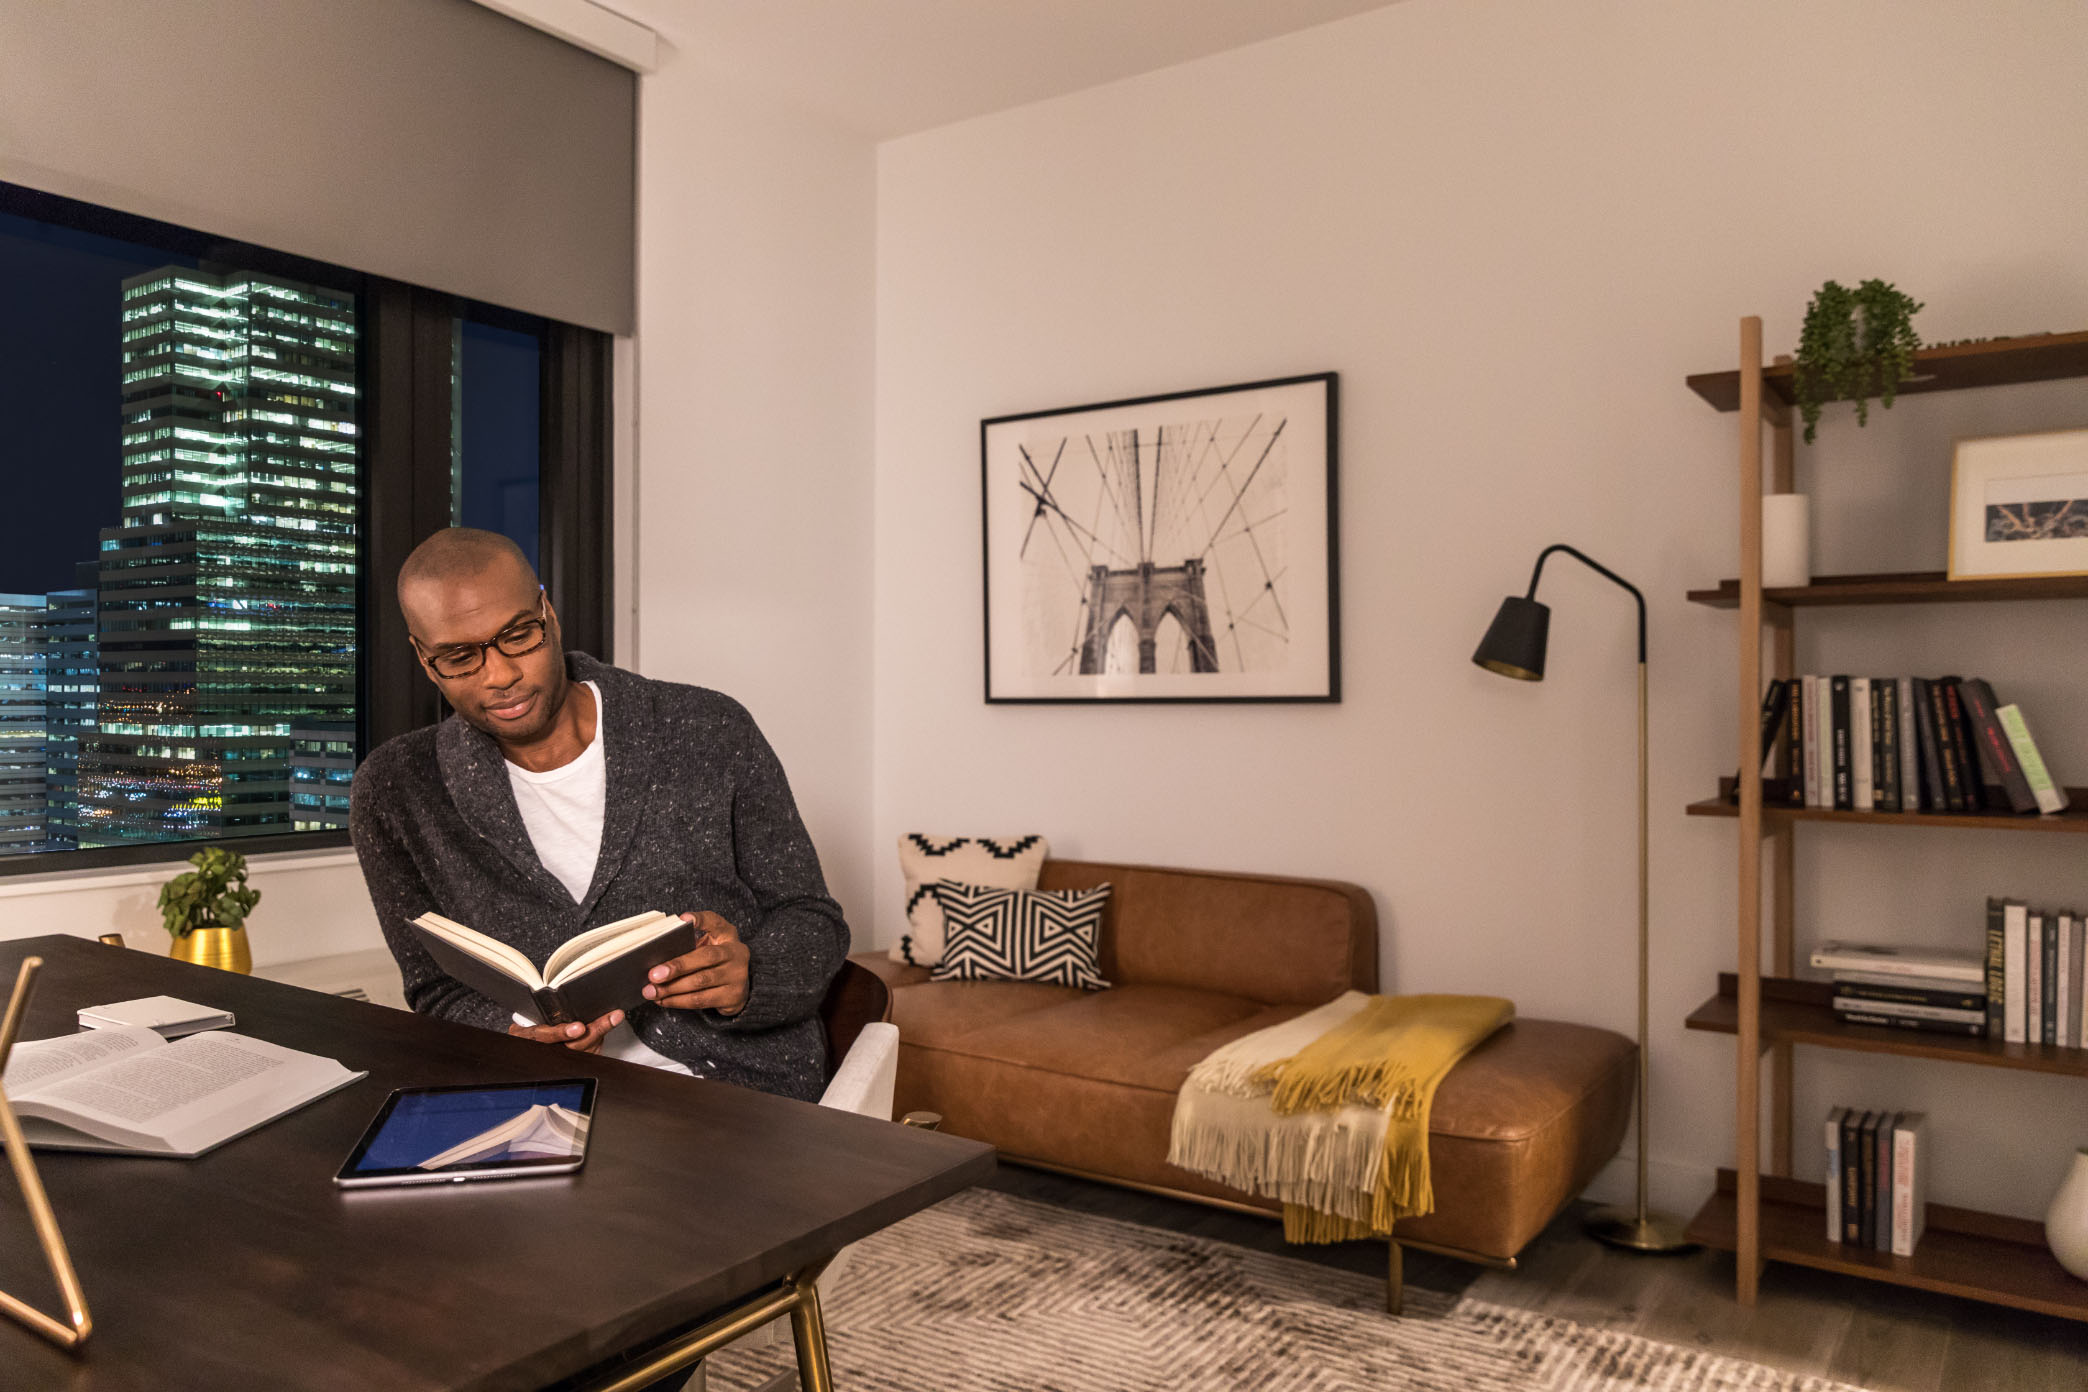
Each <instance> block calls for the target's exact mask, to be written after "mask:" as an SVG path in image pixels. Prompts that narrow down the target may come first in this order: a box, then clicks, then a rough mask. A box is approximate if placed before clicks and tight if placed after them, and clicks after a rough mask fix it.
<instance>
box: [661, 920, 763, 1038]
mask: <svg viewBox="0 0 2088 1392" xmlns="http://www.w3.org/2000/svg"><path fill="white" fill-rule="evenodd" d="M682 917H683V918H685V919H687V920H688V921H689V922H691V923H693V924H695V925H696V950H695V951H694V952H685V953H683V954H682V955H681V956H679V957H676V958H674V959H673V960H671V961H666V962H662V963H660V965H658V966H657V967H654V968H653V969H652V973H651V976H650V977H649V980H650V982H651V984H650V985H648V986H647V987H646V988H645V998H646V999H647V1000H649V1001H651V1002H652V1003H653V1004H655V1005H664V1006H666V1007H667V1008H669V1009H670V1010H715V1011H717V1012H718V1013H719V1014H720V1015H737V1014H739V1013H740V1011H742V1010H744V1009H746V1006H747V945H746V944H745V943H743V942H741V941H740V936H739V929H737V928H735V927H733V926H732V925H731V924H730V923H727V922H726V921H725V920H724V919H723V918H722V917H720V916H719V915H717V914H714V913H711V912H710V911H709V910H705V911H704V912H702V913H700V914H697V913H685V914H683V915H682Z"/></svg>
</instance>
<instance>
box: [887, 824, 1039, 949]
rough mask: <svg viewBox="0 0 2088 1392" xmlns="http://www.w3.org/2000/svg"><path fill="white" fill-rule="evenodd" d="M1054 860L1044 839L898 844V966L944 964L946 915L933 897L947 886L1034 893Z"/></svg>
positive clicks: (932, 839)
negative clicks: (901, 910) (902, 899)
mask: <svg viewBox="0 0 2088 1392" xmlns="http://www.w3.org/2000/svg"><path fill="white" fill-rule="evenodd" d="M1050 854H1051V843H1050V842H1049V841H1046V840H1045V839H1044V838H1043V837H1041V836H1011V837H1004V838H1002V839H1000V840H994V839H993V838H991V837H986V836H924V835H922V834H921V833H919V832H909V833H908V834H907V835H905V836H902V837H900V838H899V874H900V876H901V877H902V878H904V879H905V881H906V932H904V933H902V934H900V935H899V941H898V942H896V943H893V944H892V952H891V957H892V960H893V961H894V962H900V963H909V964H911V965H914V966H920V967H932V966H934V965H935V964H936V963H937V962H940V961H941V960H942V953H943V928H944V925H943V911H942V905H941V904H940V903H938V902H937V901H936V899H935V896H934V895H933V894H932V893H931V892H930V890H931V889H932V888H933V886H934V885H936V884H937V883H939V882H942V881H945V880H951V881H955V882H957V883H959V884H974V885H991V886H993V887H994V888H996V889H1035V888H1036V887H1037V872H1038V871H1039V870H1041V869H1042V868H1043V865H1044V858H1045V857H1046V856H1048V855H1050Z"/></svg>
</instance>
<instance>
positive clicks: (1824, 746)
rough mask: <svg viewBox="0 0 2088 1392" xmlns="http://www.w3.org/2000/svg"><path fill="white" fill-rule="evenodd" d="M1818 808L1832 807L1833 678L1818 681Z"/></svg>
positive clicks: (1822, 678)
mask: <svg viewBox="0 0 2088 1392" xmlns="http://www.w3.org/2000/svg"><path fill="white" fill-rule="evenodd" d="M1819 696H1820V700H1819V710H1818V711H1817V712H1816V723H1817V725H1818V727H1819V749H1820V806H1822V807H1827V808H1831V807H1833V806H1834V678H1832V677H1825V676H1823V677H1821V678H1820V679H1819Z"/></svg>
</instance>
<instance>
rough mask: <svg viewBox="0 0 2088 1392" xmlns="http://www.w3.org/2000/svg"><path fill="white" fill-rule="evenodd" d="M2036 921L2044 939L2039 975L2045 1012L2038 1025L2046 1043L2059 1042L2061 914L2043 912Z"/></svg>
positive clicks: (2039, 932) (2039, 1018) (2040, 993)
mask: <svg viewBox="0 0 2088 1392" xmlns="http://www.w3.org/2000/svg"><path fill="white" fill-rule="evenodd" d="M2036 922H2038V935H2040V937H2042V939H2044V970H2042V975H2040V977H2038V998H2040V1000H2042V1004H2044V1014H2040V1016H2038V1025H2040V1029H2042V1031H2044V1043H2059V914H2042V916H2038V920H2036Z"/></svg>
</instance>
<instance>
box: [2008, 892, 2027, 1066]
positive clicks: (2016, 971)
mask: <svg viewBox="0 0 2088 1392" xmlns="http://www.w3.org/2000/svg"><path fill="white" fill-rule="evenodd" d="M2001 932H2002V940H2001V961H2002V966H2001V1001H2002V1005H2001V1012H2002V1013H2001V1037H2002V1038H2003V1039H2004V1040H2006V1041H2007V1042H2008V1043H2010V1044H2021V1043H2024V1042H2026V1032H2027V1029H2028V1025H2029V1020H2030V1016H2029V1012H2028V1011H2027V1010H2025V1009H2024V1003H2023V985H2024V981H2025V977H2024V972H2025V971H2027V970H2028V967H2027V965H2026V957H2027V954H2028V950H2029V933H2030V911H2029V910H2028V909H2027V908H2025V907H2024V906H2023V905H2021V904H2018V903H2015V902H2013V901H2010V902H2009V903H2008V904H2007V905H2006V906H2005V907H2004V908H2003V909H2002V914H2001Z"/></svg>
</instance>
